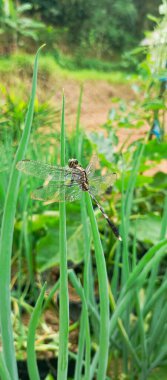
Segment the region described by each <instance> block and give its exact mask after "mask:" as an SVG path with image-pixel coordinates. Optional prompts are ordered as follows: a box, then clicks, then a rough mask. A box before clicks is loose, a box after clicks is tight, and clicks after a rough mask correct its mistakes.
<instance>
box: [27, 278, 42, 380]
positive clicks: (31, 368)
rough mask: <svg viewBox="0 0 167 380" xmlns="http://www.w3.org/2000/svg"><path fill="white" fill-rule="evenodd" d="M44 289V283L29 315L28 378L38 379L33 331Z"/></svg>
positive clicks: (39, 313) (40, 307)
mask: <svg viewBox="0 0 167 380" xmlns="http://www.w3.org/2000/svg"><path fill="white" fill-rule="evenodd" d="M45 290H46V283H45V284H44V285H43V287H42V289H41V293H40V295H39V297H38V300H37V303H36V305H35V307H34V310H33V313H32V315H31V319H30V323H29V329H28V337H27V366H28V374H29V377H30V380H40V376H39V372H38V367H37V361H36V355H35V332H36V329H37V326H38V323H39V318H40V315H41V310H42V303H43V300H44V295H45Z"/></svg>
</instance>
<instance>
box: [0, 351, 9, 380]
mask: <svg viewBox="0 0 167 380" xmlns="http://www.w3.org/2000/svg"><path fill="white" fill-rule="evenodd" d="M0 376H1V379H3V380H11V377H10V375H9V371H8V369H7V367H6V363H5V360H4V357H3V353H2V352H0Z"/></svg>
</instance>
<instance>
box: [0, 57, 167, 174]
mask: <svg viewBox="0 0 167 380" xmlns="http://www.w3.org/2000/svg"><path fill="white" fill-rule="evenodd" d="M28 59H29V58H28ZM41 59H42V63H41V67H40V66H39V73H38V87H37V96H38V99H39V102H41V101H42V102H47V101H49V103H50V104H51V105H52V106H53V108H54V109H57V110H59V112H58V115H59V116H58V117H56V120H55V125H53V128H55V127H56V128H59V126H60V110H61V103H62V91H63V90H64V94H65V122H66V126H67V130H72V129H74V128H75V125H76V115H77V107H78V100H79V94H80V89H81V86H83V97H82V107H81V119H80V120H81V125H82V128H83V129H84V130H85V132H86V133H89V132H90V131H92V130H96V131H97V130H98V131H99V130H100V128H101V126H102V125H103V124H104V123H105V122H106V121H107V119H108V114H109V111H110V109H111V108H112V107H113V105H114V107H117V105H116V104H115V103H114V104H113V101H112V98H115V97H118V98H121V99H123V100H125V101H126V103H127V104H128V107H129V110H130V109H131V102H133V100H135V99H136V96H137V95H136V93H135V91H134V90H133V88H132V87H133V86H132V80H129V79H127V76H126V75H125V74H121V73H111V74H110V73H106V74H105V73H98V72H93V71H92V72H91V71H86V72H85V71H81V72H74V73H73V72H72V73H71V72H66V71H65V70H64V71H63V70H62V69H60V68H58V67H57V66H55V63H54V66H53V67H52V65H53V62H52V61H51V62H50V60H48V61H47V59H46V58H45V57H44V58H43V57H41V58H40V61H41ZM43 59H44V61H43ZM13 62H14V63H15V61H13ZM14 63H13V65H14ZM1 65H2V63H1ZM1 65H0V83H3V85H4V87H6V88H7V89H10V91H11V88H13V91H14V93H15V96H17V92H20V93H21V94H23V96H24V94H25V95H26V96H27V94H29V93H30V91H31V78H32V63H31V65H29V62H27V66H25V67H22V66H21V67H19V65H18V63H17V65H16V67H15V66H13V68H12V66H11V72H9V73H8V72H3V71H2V68H1ZM6 65H7V63H6ZM49 65H50V66H51V67H49ZM4 66H5V65H4ZM7 67H8V66H7ZM21 96H22V95H21ZM149 128H150V126H149V125H147V123H146V122H143V126H141V127H140V128H134V129H132V128H131V129H128V128H122V127H121V128H118V129H117V135H118V137H119V145H118V149H119V148H120V146H121V145H122V144H124V143H125V142H126V143H125V146H124V150H126V149H127V148H128V146H129V144H130V143H131V142H132V141H135V140H137V139H139V138H142V137H145V136H146V133H147V132H148V130H149ZM159 170H160V171H164V172H167V165H166V162H165V160H164V161H162V162H161V163H160V164H159V165H158V166H156V168H155V167H153V168H152V169H151V171H150V170H149V171H147V173H146V174H148V175H149V174H150V175H152V174H153V173H155V172H157V171H159Z"/></svg>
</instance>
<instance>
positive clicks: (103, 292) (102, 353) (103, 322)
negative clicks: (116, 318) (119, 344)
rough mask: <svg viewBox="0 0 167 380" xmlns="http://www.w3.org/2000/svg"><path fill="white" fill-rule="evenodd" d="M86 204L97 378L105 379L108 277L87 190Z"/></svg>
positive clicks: (107, 340) (107, 341)
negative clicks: (96, 310)
mask: <svg viewBox="0 0 167 380" xmlns="http://www.w3.org/2000/svg"><path fill="white" fill-rule="evenodd" d="M85 199H86V205H87V209H88V215H89V218H90V223H91V228H92V234H93V241H94V247H95V258H96V265H97V274H98V282H99V296H100V339H99V358H100V360H99V365H98V372H97V380H105V376H106V370H107V362H108V348H109V298H108V279H107V271H106V263H105V259H104V253H103V248H102V244H101V240H100V236H99V231H98V227H97V222H96V219H95V216H94V211H93V206H92V202H91V199H90V195H89V193H88V192H85Z"/></svg>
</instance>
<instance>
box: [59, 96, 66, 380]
mask: <svg viewBox="0 0 167 380" xmlns="http://www.w3.org/2000/svg"><path fill="white" fill-rule="evenodd" d="M61 166H65V124H64V95H63V102H62V119H61ZM63 200H65V194H62V201H63ZM59 210H60V312H59V356H58V376H57V379H58V380H66V378H67V369H68V328H69V297H68V272H67V245H66V241H67V237H66V207H65V202H60V206H59Z"/></svg>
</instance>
